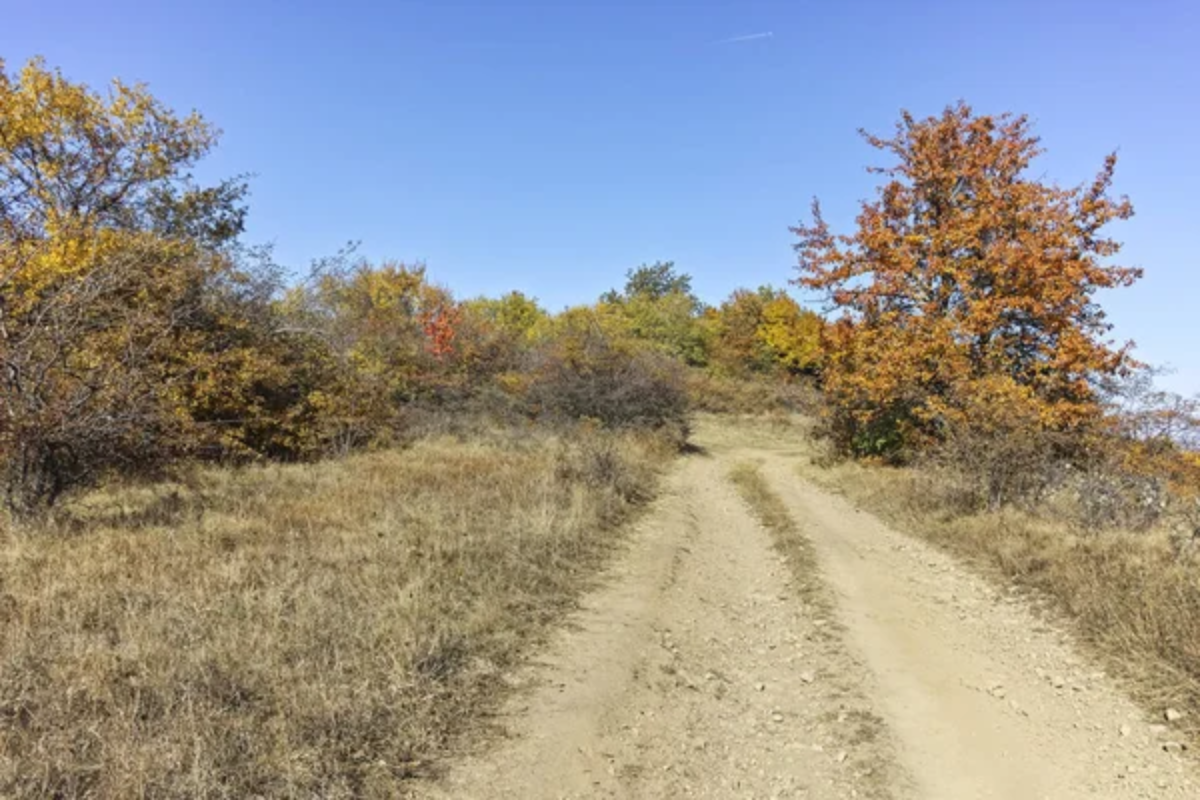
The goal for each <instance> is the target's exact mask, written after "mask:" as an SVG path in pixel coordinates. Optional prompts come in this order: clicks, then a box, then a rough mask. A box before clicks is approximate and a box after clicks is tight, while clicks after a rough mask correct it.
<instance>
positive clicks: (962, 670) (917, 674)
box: [422, 422, 1200, 800]
mask: <svg viewBox="0 0 1200 800" xmlns="http://www.w3.org/2000/svg"><path fill="white" fill-rule="evenodd" d="M695 439H696V442H697V444H698V445H700V447H701V448H702V449H703V453H702V454H698V455H694V456H689V457H688V458H686V459H684V461H683V463H682V464H681V465H680V466H679V467H678V468H677V469H676V470H675V471H674V473H673V474H672V475H671V476H670V478H669V481H668V485H667V487H666V491H665V492H664V496H663V497H662V498H661V499H660V500H659V501H658V503H657V505H656V507H655V509H654V510H653V511H652V512H651V513H650V514H648V515H646V516H645V517H644V518H643V519H642V521H641V523H640V524H639V526H638V530H637V531H636V532H635V533H634V535H633V537H632V541H631V544H630V546H629V548H628V549H627V551H626V552H625V553H624V554H623V555H622V557H621V558H620V559H619V561H618V563H616V564H615V565H614V566H613V567H612V569H611V570H610V572H609V574H608V575H607V576H606V580H605V582H604V587H603V588H602V589H600V590H598V591H597V592H595V593H594V594H593V595H591V596H590V597H589V598H588V600H587V601H586V602H585V604H584V607H583V609H581V611H580V612H579V613H578V614H577V615H575V618H574V619H573V622H572V625H571V626H570V627H569V628H568V629H566V630H564V631H563V632H562V633H561V635H560V636H559V637H558V639H557V640H556V641H555V642H554V644H553V645H552V647H551V648H549V650H548V652H547V653H546V654H545V655H544V656H543V658H541V660H540V661H539V663H537V664H535V665H533V666H532V667H530V669H529V670H528V674H526V675H524V676H521V678H522V679H523V680H526V681H528V683H529V684H530V685H529V688H527V689H525V690H523V691H519V692H518V693H517V696H516V699H515V700H514V701H513V702H512V703H510V704H509V707H508V708H507V709H506V711H505V717H504V720H503V722H504V725H505V728H506V729H507V730H508V731H509V736H508V737H507V738H506V739H504V740H503V741H500V742H497V743H493V744H492V745H491V746H489V747H487V748H486V749H484V750H483V751H482V752H480V753H478V754H476V755H473V756H471V757H469V758H466V759H464V760H463V761H462V763H460V764H458V765H457V766H456V767H455V768H454V769H453V770H451V773H450V774H449V776H448V777H447V778H446V780H445V781H444V782H443V783H442V784H440V785H438V786H432V787H427V789H426V790H425V791H423V792H422V794H424V795H425V796H429V797H442V798H449V797H452V798H515V799H519V800H525V799H526V798H528V799H529V800H539V799H540V798H554V800H559V799H560V798H572V799H573V800H574V799H582V798H659V797H662V798H674V797H696V798H820V799H822V800H823V799H825V798H854V797H861V798H872V797H876V798H896V799H897V800H901V799H907V798H914V800H915V799H918V798H919V799H922V800H923V799H924V798H931V799H933V798H936V799H937V800H974V798H1005V799H1008V798H1011V800H1041V799H1042V798H1046V799H1047V800H1069V799H1070V798H1085V797H1086V798H1126V797H1128V798H1143V797H1152V798H1200V784H1198V783H1197V781H1196V776H1195V773H1194V772H1193V771H1192V768H1191V766H1190V765H1189V763H1188V761H1187V755H1186V754H1180V753H1177V752H1169V751H1168V750H1165V749H1164V745H1167V747H1171V745H1169V744H1167V743H1168V742H1170V739H1171V732H1170V730H1169V729H1162V728H1161V726H1159V727H1156V726H1155V724H1154V723H1156V722H1157V721H1156V720H1149V719H1147V717H1146V715H1145V714H1144V713H1142V712H1141V711H1140V710H1139V709H1137V708H1136V707H1135V706H1134V705H1132V704H1131V703H1130V701H1129V700H1127V699H1126V698H1125V697H1123V696H1122V694H1121V693H1120V691H1119V690H1118V689H1117V687H1116V686H1115V685H1114V684H1113V683H1112V682H1111V681H1110V680H1109V679H1108V678H1107V677H1106V676H1105V675H1104V674H1103V672H1102V671H1100V670H1099V668H1097V667H1095V666H1092V665H1090V664H1088V663H1087V660H1086V659H1085V658H1083V657H1081V656H1080V655H1079V654H1077V653H1076V652H1075V651H1074V650H1073V649H1072V647H1071V645H1070V642H1069V641H1068V640H1067V638H1066V637H1065V636H1064V635H1063V634H1061V633H1059V632H1058V631H1056V630H1055V629H1054V627H1053V626H1051V625H1049V624H1047V623H1046V622H1044V621H1042V620H1041V619H1040V618H1039V617H1038V616H1037V615H1036V614H1035V613H1034V612H1033V611H1032V610H1031V609H1029V608H1027V607H1026V605H1025V601H1024V600H1022V599H1020V598H1018V597H1016V596H1012V595H1009V594H1007V593H1004V592H1001V591H998V590H997V589H995V588H993V587H992V586H990V585H989V584H988V583H986V582H985V581H983V580H982V579H980V578H978V577H976V576H974V575H972V574H971V573H970V572H968V571H967V570H965V569H964V568H962V567H960V566H959V565H958V564H956V562H955V561H954V560H953V559H951V558H949V557H948V556H946V555H943V554H941V553H939V552H938V551H936V550H934V549H932V548H930V547H929V546H927V545H925V544H923V543H921V542H918V541H916V540H914V539H911V538H909V537H907V536H904V535H902V534H899V533H897V532H895V531H892V530H890V529H889V528H887V527H886V526H885V525H883V524H882V523H881V522H879V521H878V520H876V519H875V518H873V517H871V516H870V515H868V514H866V513H863V512H860V511H858V510H856V509H855V508H854V507H853V506H851V505H850V504H849V503H848V502H847V501H845V500H844V499H842V498H840V497H837V496H834V495H831V494H829V493H827V492H825V491H823V490H820V489H818V488H816V487H814V486H812V485H811V484H807V483H805V482H803V481H802V480H801V479H800V478H799V476H798V474H797V471H796V465H797V463H798V461H799V459H802V458H805V457H806V456H805V453H804V451H803V448H802V447H801V446H799V445H798V444H796V440H795V434H778V435H776V434H771V433H770V432H763V430H762V429H757V432H756V429H753V428H750V427H746V428H731V427H725V426H720V425H717V424H715V423H712V422H708V423H705V424H702V425H701V427H700V430H699V431H698V433H697V436H696V437H695ZM789 440H790V441H789ZM741 462H750V463H756V464H758V465H759V467H760V468H761V470H762V473H763V475H764V477H765V478H766V479H767V480H768V482H769V483H770V486H771V488H772V489H773V491H774V492H775V493H776V494H777V495H778V496H779V497H780V499H781V500H782V501H783V502H784V503H785V505H786V507H787V508H788V511H789V513H790V515H791V516H792V517H793V519H794V520H795V521H796V522H797V523H798V524H799V525H800V527H801V529H802V530H803V532H804V534H805V536H806V537H807V538H808V539H809V541H810V542H811V543H812V545H813V546H814V548H815V549H816V552H817V555H818V561H819V564H820V569H819V573H818V574H815V575H806V574H797V572H796V571H795V570H793V566H795V565H792V564H789V563H787V559H786V558H785V557H783V556H781V555H780V554H779V553H778V552H777V551H775V550H774V549H773V547H772V538H771V534H770V533H768V532H767V531H766V530H764V529H763V528H762V527H761V526H760V525H759V524H758V523H757V521H756V519H755V517H754V516H753V514H752V512H751V510H750V509H749V508H748V507H747V506H746V505H745V503H744V502H743V501H742V500H741V498H740V496H739V495H738V493H737V491H736V490H735V488H734V487H733V485H732V484H731V483H730V481H729V479H728V474H729V470H730V468H731V467H732V466H733V465H735V464H737V463H741ZM801 581H823V582H824V584H825V585H826V586H827V587H828V589H829V591H830V592H831V594H832V597H833V599H834V602H835V606H836V613H835V614H833V615H832V617H833V618H824V617H826V616H830V615H828V614H826V613H825V612H822V611H820V609H819V608H816V607H813V606H809V605H807V604H805V603H804V602H803V600H802V599H801V595H800V594H799V593H798V592H796V591H794V589H795V586H796V582H801Z"/></svg>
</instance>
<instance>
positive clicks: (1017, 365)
mask: <svg viewBox="0 0 1200 800" xmlns="http://www.w3.org/2000/svg"><path fill="white" fill-rule="evenodd" d="M863 136H864V138H865V139H866V140H867V142H868V143H869V144H870V145H871V146H872V147H874V148H876V149H878V150H882V151H885V152H887V153H889V154H891V155H892V156H894V157H895V159H896V161H897V163H896V164H895V165H894V166H891V167H887V168H876V169H873V170H872V171H873V172H875V173H877V174H879V175H881V176H883V178H884V182H883V184H882V185H881V186H880V187H879V189H878V193H877V197H876V198H875V199H874V200H873V201H870V202H865V203H863V205H862V209H861V212H860V213H859V215H858V220H857V223H858V224H857V230H856V231H855V233H854V234H853V235H850V236H835V235H834V234H832V233H831V232H830V229H829V226H828V225H827V224H826V222H825V220H824V219H823V218H822V216H821V209H820V206H819V204H818V203H817V202H815V201H814V203H813V221H812V223H811V224H808V225H800V226H797V227H795V228H793V229H792V230H793V232H794V233H795V234H796V235H797V236H798V237H799V241H798V243H797V244H796V246H795V249H796V251H797V253H798V256H799V266H798V271H799V275H798V277H797V279H796V280H795V283H797V284H798V285H800V286H802V287H804V288H807V289H813V290H818V291H821V292H825V293H827V294H828V297H829V299H830V300H831V301H832V302H833V304H834V305H835V306H836V307H838V308H840V309H841V310H842V311H843V313H844V320H843V321H842V323H841V324H840V325H838V326H836V327H835V328H833V329H831V330H830V331H829V332H828V333H827V336H826V339H827V344H828V345H829V346H830V352H829V357H828V361H827V363H826V366H825V371H824V375H823V380H824V384H825V389H826V391H827V393H828V394H829V396H830V399H831V401H832V403H833V405H834V408H835V411H836V412H837V413H840V414H842V415H843V416H844V417H845V418H846V419H847V420H848V421H847V423H846V424H847V428H848V432H849V435H850V437H851V439H853V438H854V437H855V436H857V435H858V434H859V433H861V432H862V431H863V430H866V429H868V428H874V429H876V430H875V433H874V434H873V437H874V438H875V440H876V443H877V444H878V443H879V442H883V441H886V442H887V445H886V446H887V447H892V446H897V445H898V444H899V443H900V440H901V439H907V440H908V443H910V444H911V443H913V437H912V436H911V435H910V434H911V433H912V432H917V433H918V434H920V435H937V433H938V431H939V430H941V429H942V428H943V427H944V423H945V422H946V421H947V419H946V415H947V414H950V413H952V412H953V411H954V409H955V408H959V409H961V408H962V407H963V406H962V401H963V399H964V398H966V397H968V396H970V394H971V392H972V390H973V387H974V386H977V385H978V383H977V382H978V381H980V380H981V379H984V378H988V377H990V376H1003V377H1004V378H1006V379H1007V380H1008V381H1011V383H1012V384H1013V385H1015V386H1019V387H1025V388H1027V389H1028V390H1029V391H1030V392H1031V393H1032V396H1033V397H1035V398H1036V400H1037V402H1038V403H1039V405H1040V410H1039V414H1038V417H1039V420H1040V421H1041V423H1042V424H1044V425H1046V426H1049V427H1054V428H1064V427H1072V426H1075V425H1077V424H1079V423H1081V422H1083V421H1086V420H1089V419H1093V418H1095V417H1096V416H1097V415H1098V413H1099V405H1098V403H1097V400H1096V396H1095V392H1094V391H1093V388H1092V386H1093V381H1094V379H1095V378H1096V377H1097V376H1099V375H1104V374H1112V373H1115V372H1119V371H1121V370H1122V369H1124V368H1126V367H1127V366H1129V365H1130V364H1131V363H1132V361H1131V360H1130V358H1129V355H1128V352H1127V350H1128V347H1122V348H1113V347H1112V346H1111V345H1110V343H1109V342H1107V341H1105V339H1104V336H1105V334H1106V333H1107V331H1108V330H1109V328H1110V327H1111V326H1109V325H1108V324H1107V323H1106V322H1105V317H1104V313H1103V311H1101V310H1100V308H1099V306H1098V305H1097V304H1096V301H1095V293H1096V291H1097V290H1099V289H1104V288H1110V287H1117V286H1127V285H1129V284H1131V283H1133V282H1134V281H1135V280H1137V279H1138V278H1139V277H1140V276H1141V272H1140V270H1137V269H1131V268H1126V267H1120V266H1111V265H1108V264H1107V263H1106V262H1107V259H1108V258H1109V257H1111V256H1114V255H1116V254H1117V253H1118V252H1119V250H1120V244H1119V243H1118V242H1116V241H1114V240H1113V239H1110V238H1107V237H1106V236H1104V235H1103V234H1102V230H1103V229H1104V227H1105V226H1106V225H1107V224H1108V223H1110V222H1112V221H1114V220H1119V219H1126V218H1128V217H1130V216H1131V215H1132V214H1133V207H1132V205H1131V204H1130V202H1129V200H1128V199H1126V198H1124V197H1122V198H1119V199H1113V198H1111V197H1110V196H1109V189H1110V186H1111V184H1112V178H1113V170H1114V167H1115V165H1116V157H1115V156H1113V155H1110V156H1109V157H1108V158H1106V159H1105V162H1104V166H1103V167H1102V169H1101V170H1100V172H1099V174H1098V175H1097V176H1096V178H1095V180H1094V181H1092V182H1091V183H1090V184H1087V185H1085V186H1081V187H1076V188H1071V189H1062V188H1059V187H1057V186H1055V185H1052V184H1047V183H1044V182H1041V181H1038V180H1036V179H1033V178H1031V177H1029V176H1028V175H1027V174H1026V173H1027V168H1028V167H1029V165H1030V163H1031V162H1032V161H1033V159H1034V158H1035V157H1036V156H1037V155H1038V154H1039V153H1040V152H1041V148H1040V146H1039V141H1038V139H1037V138H1036V137H1034V136H1033V135H1032V134H1031V133H1030V130H1029V123H1028V121H1027V119H1026V118H1025V117H1023V116H1020V117H1014V116H1011V115H1007V114H1006V115H1001V116H976V115H975V114H974V113H973V112H972V110H971V108H970V107H969V106H966V105H964V104H959V105H957V106H954V107H951V108H947V109H946V110H945V112H944V113H942V114H941V115H940V116H937V117H930V118H928V119H923V120H917V119H915V118H914V117H913V116H912V115H910V114H908V113H907V112H905V113H904V114H903V117H902V119H901V121H900V123H899V124H898V125H897V129H896V134H895V136H894V137H892V138H890V139H884V138H880V137H877V136H872V135H869V134H865V133H864V134H863ZM881 426H882V428H883V429H884V430H882V431H881V430H879V428H880V427H881ZM906 430H907V432H908V433H906ZM918 438H919V436H918ZM846 444H848V445H849V446H850V448H851V449H857V450H860V451H861V450H863V449H867V450H870V449H871V448H870V447H867V448H863V447H862V446H860V444H855V443H854V442H853V441H848V442H846Z"/></svg>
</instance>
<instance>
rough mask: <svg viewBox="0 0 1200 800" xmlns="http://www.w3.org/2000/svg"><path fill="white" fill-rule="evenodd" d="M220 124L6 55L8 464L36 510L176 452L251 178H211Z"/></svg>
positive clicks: (3, 292)
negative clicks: (196, 346)
mask: <svg viewBox="0 0 1200 800" xmlns="http://www.w3.org/2000/svg"><path fill="white" fill-rule="evenodd" d="M216 136H217V134H216V131H215V130H214V129H213V128H212V127H211V126H210V125H209V124H207V123H206V122H205V121H204V120H203V119H202V118H200V117H199V116H198V115H196V114H191V115H188V116H179V115H176V114H175V113H173V112H172V111H171V110H170V109H168V108H166V107H165V106H163V105H162V104H161V103H159V102H158V101H157V100H156V99H155V98H154V97H153V96H152V95H150V93H149V92H148V91H147V90H146V89H145V87H143V86H133V85H128V84H124V83H121V82H120V81H115V82H114V83H113V84H112V87H111V88H110V90H109V91H108V92H107V93H106V94H101V93H99V92H95V91H93V90H91V89H89V88H88V87H86V86H84V85H81V84H76V83H72V82H70V81H68V80H66V79H65V78H63V77H62V76H61V75H60V74H59V73H57V72H55V71H52V70H50V69H48V68H47V67H46V66H45V65H44V64H43V63H42V62H40V61H37V60H34V61H31V62H30V63H29V64H28V65H27V66H25V68H24V69H23V70H21V71H20V72H19V73H18V74H13V75H10V74H8V73H7V72H6V71H5V70H4V67H3V64H2V63H0V396H2V397H3V405H2V407H0V471H2V473H3V481H4V487H5V489H4V491H5V496H6V502H7V505H8V506H9V508H10V509H12V510H13V511H14V512H16V513H31V512H33V511H36V510H38V509H40V508H44V507H45V506H46V505H48V504H49V503H52V502H53V501H54V500H55V499H56V498H57V497H58V496H59V495H61V494H62V493H63V492H64V491H66V490H68V489H69V488H71V487H73V486H76V485H79V484H83V483H87V482H88V481H91V480H94V479H95V478H96V477H97V476H99V475H100V474H102V473H103V472H104V471H106V470H110V469H123V468H129V467H139V468H140V467H144V466H146V465H148V464H152V463H154V461H155V459H156V458H157V457H158V456H159V455H161V454H162V453H163V452H165V451H166V450H168V449H170V448H171V447H172V446H174V445H176V444H178V442H177V441H174V437H175V435H176V434H177V433H178V431H179V422H180V412H179V409H178V407H177V405H176V404H175V403H174V402H173V401H174V398H173V393H174V391H175V390H176V389H177V388H178V386H179V385H180V383H181V381H183V380H184V379H185V377H186V373H187V369H188V365H187V363H186V359H185V358H181V357H180V354H181V353H185V352H187V350H188V347H189V342H194V338H195V336H197V335H198V334H199V333H200V330H199V328H198V327H197V325H198V323H199V322H200V320H201V318H202V317H203V313H202V308H201V307H202V305H203V302H204V297H205V296H206V290H207V287H209V286H211V285H212V284H213V283H214V282H216V281H220V280H221V279H222V276H224V275H227V274H228V273H229V272H230V271H231V270H232V269H233V262H232V259H231V258H230V256H229V254H228V253H227V252H225V251H224V249H223V248H224V246H225V245H226V244H227V243H229V242H231V241H232V240H233V239H234V238H235V237H236V236H237V235H238V233H240V231H241V229H242V224H243V217H244V208H243V206H242V204H241V199H242V196H243V193H244V186H242V185H241V184H240V183H238V182H237V181H231V182H227V183H223V184H219V185H217V186H213V187H201V186H197V185H196V184H195V183H194V182H193V181H192V180H191V178H190V169H191V168H192V167H193V166H194V165H195V164H196V163H197V162H198V161H199V160H200V159H201V158H202V157H203V156H204V155H205V154H206V153H208V152H209V150H210V149H211V148H212V147H213V145H214V144H215V142H216Z"/></svg>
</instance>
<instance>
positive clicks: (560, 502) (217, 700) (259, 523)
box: [0, 430, 673, 798]
mask: <svg viewBox="0 0 1200 800" xmlns="http://www.w3.org/2000/svg"><path fill="white" fill-rule="evenodd" d="M671 452H673V446H671V445H669V444H665V443H664V442H662V441H661V440H657V439H655V438H652V437H649V436H636V435H632V434H629V435H616V434H608V433H601V432H595V431H592V432H589V431H586V430H581V431H575V432H573V433H570V434H565V435H564V434H552V433H549V432H545V431H540V432H539V431H530V430H524V431H492V432H490V433H486V434H477V435H476V436H474V437H472V438H471V440H470V441H461V440H458V439H454V438H448V437H443V438H435V439H431V440H426V441H420V442H418V443H417V444H415V445H414V446H412V447H411V448H409V449H406V450H403V451H389V452H379V453H371V454H362V455H356V456H352V457H349V458H346V459H343V460H338V461H330V462H324V463H320V464H316V465H295V466H266V467H255V468H247V469H242V470H237V471H233V470H225V469H215V468H208V469H202V470H200V471H197V472H195V473H193V474H192V475H191V476H190V477H189V478H188V479H187V480H186V481H185V482H182V483H177V484H157V485H142V486H129V487H126V488H108V489H106V490H104V491H101V492H97V493H93V494H90V495H86V496H83V497H81V498H80V499H78V500H77V501H75V502H74V503H72V504H71V505H70V506H69V507H68V508H67V509H66V513H65V514H63V515H61V516H60V517H59V518H58V521H57V522H55V523H49V522H47V523H41V525H42V527H40V528H35V529H31V528H24V529H21V530H19V531H16V530H7V531H4V532H0V796H4V797H51V796H85V795H86V796H93V797H114V798H115V797H139V796H154V797H253V796H271V797H297V796H300V797H324V798H335V797H387V796H393V795H394V794H395V793H396V791H397V787H398V786H399V785H401V783H402V781H403V780H404V779H405V778H406V777H408V776H412V775H414V774H420V773H428V772H430V771H433V770H436V769H437V767H438V759H439V756H440V755H442V754H443V753H444V752H445V751H446V749H447V747H449V746H450V745H452V743H453V742H454V741H455V737H456V736H459V735H460V734H462V733H464V732H465V731H469V730H470V729H472V728H474V727H476V726H479V725H482V724H485V719H486V714H487V710H488V709H489V708H490V707H491V706H492V704H493V703H494V701H495V700H496V698H497V697H498V696H499V694H500V693H502V691H503V688H504V684H503V682H502V680H501V672H502V670H504V669H505V668H507V667H510V666H511V665H512V664H513V663H514V660H515V659H517V658H518V657H519V656H520V654H521V653H522V651H523V650H524V649H525V648H526V647H528V646H529V644H530V643H531V642H534V641H536V640H537V639H538V637H539V635H540V634H541V632H543V631H544V630H545V629H546V626H547V625H548V624H550V623H551V622H553V621H555V620H556V619H558V618H559V617H560V615H561V614H562V613H563V612H564V610H565V609H567V608H569V607H570V605H571V603H572V602H573V600H574V599H575V598H576V597H577V595H578V594H579V592H580V591H581V590H582V589H583V588H584V587H585V586H586V585H587V583H588V580H589V578H590V576H592V575H593V574H594V571H595V569H596V568H597V566H598V565H599V564H600V563H601V561H602V559H603V558H604V557H605V555H606V554H607V553H609V552H610V551H611V549H612V547H613V546H614V543H615V542H616V541H617V539H618V538H619V535H618V533H617V532H616V528H615V526H616V525H617V524H618V523H620V522H621V521H622V520H624V519H626V517H627V516H628V515H629V514H630V512H631V511H632V510H633V509H634V508H635V507H636V506H637V505H638V504H639V503H640V502H642V501H644V500H645V499H647V498H648V497H649V496H650V494H651V493H652V491H653V486H654V480H655V476H656V473H657V471H658V469H659V468H660V466H662V465H663V464H664V463H665V461H666V460H667V459H668V458H669V455H670V453H671ZM51 525H52V526H53V527H52V528H49V529H48V528H47V526H51Z"/></svg>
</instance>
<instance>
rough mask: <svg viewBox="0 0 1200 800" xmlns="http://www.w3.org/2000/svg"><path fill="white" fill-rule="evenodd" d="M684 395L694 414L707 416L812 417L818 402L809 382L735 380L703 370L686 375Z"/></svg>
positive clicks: (768, 379)
mask: <svg viewBox="0 0 1200 800" xmlns="http://www.w3.org/2000/svg"><path fill="white" fill-rule="evenodd" d="M687 394H688V404H689V407H690V408H691V409H692V410H693V411H697V412H701V413H710V414H756V415H757V414H776V415H789V414H794V413H805V414H812V413H815V411H816V409H817V408H818V406H819V405H820V402H821V398H820V394H819V393H818V392H817V390H816V388H815V387H814V386H813V384H812V381H810V380H808V379H797V380H794V381H784V380H782V379H779V378H754V379H737V378H727V377H721V376H718V375H713V374H712V373H710V372H706V371H703V370H691V371H689V372H688V374H687Z"/></svg>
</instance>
